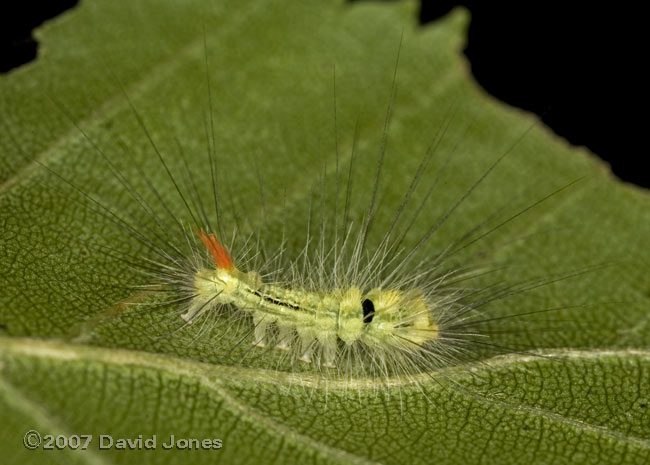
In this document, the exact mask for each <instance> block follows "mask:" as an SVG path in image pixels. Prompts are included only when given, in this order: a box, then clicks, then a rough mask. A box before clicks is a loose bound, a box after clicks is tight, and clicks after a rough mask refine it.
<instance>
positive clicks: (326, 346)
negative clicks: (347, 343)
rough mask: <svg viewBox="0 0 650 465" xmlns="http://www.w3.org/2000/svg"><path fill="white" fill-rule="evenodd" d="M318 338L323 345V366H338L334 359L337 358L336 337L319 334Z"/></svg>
mask: <svg viewBox="0 0 650 465" xmlns="http://www.w3.org/2000/svg"><path fill="white" fill-rule="evenodd" d="M318 340H319V341H320V343H321V345H322V346H323V354H322V356H323V366H324V367H325V368H336V365H334V359H335V358H336V338H333V337H331V336H329V335H328V336H321V335H319V337H318Z"/></svg>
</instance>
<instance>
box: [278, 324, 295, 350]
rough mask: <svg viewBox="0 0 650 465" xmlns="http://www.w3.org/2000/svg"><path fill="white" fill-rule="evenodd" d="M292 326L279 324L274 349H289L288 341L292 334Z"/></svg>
mask: <svg viewBox="0 0 650 465" xmlns="http://www.w3.org/2000/svg"><path fill="white" fill-rule="evenodd" d="M292 333H293V328H292V327H290V326H280V332H279V334H278V343H277V344H276V345H275V348H276V349H280V350H289V349H291V346H290V344H289V343H290V342H291V338H292V336H293V334H292Z"/></svg>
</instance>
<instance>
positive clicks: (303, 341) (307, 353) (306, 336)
mask: <svg viewBox="0 0 650 465" xmlns="http://www.w3.org/2000/svg"><path fill="white" fill-rule="evenodd" d="M298 336H300V349H301V351H302V355H301V356H300V357H298V360H300V361H301V362H304V363H311V356H312V353H313V352H314V341H315V340H316V336H315V335H314V333H312V332H311V331H309V330H308V331H300V330H299V331H298Z"/></svg>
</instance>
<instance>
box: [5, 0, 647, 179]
mask: <svg viewBox="0 0 650 465" xmlns="http://www.w3.org/2000/svg"><path fill="white" fill-rule="evenodd" d="M421 1H422V6H421V10H420V22H421V23H422V24H426V23H427V22H429V21H434V20H435V19H437V18H439V17H441V16H443V15H444V14H446V13H448V12H449V11H450V10H451V9H452V8H453V7H454V6H456V5H463V6H465V7H466V8H468V9H469V10H470V11H471V12H472V22H471V25H470V29H469V38H468V45H467V48H466V50H465V54H466V56H467V58H468V60H469V61H470V63H471V67H472V73H473V74H474V76H475V78H476V80H477V81H478V82H479V83H480V84H481V85H482V86H483V87H484V88H485V89H486V90H487V91H488V92H489V93H491V94H492V95H494V96H495V97H496V98H498V99H500V100H503V101H505V102H507V103H509V104H511V105H515V106H518V107H521V108H523V109H525V110H529V111H532V112H534V113H536V114H538V115H540V116H541V117H542V120H543V121H544V122H545V123H546V124H547V125H548V126H550V127H551V128H553V130H554V131H555V132H556V133H557V134H559V135H561V136H563V137H565V138H566V139H568V140H569V141H570V142H571V143H573V144H575V145H585V146H587V147H588V148H589V149H590V150H592V151H593V152H594V153H597V154H598V155H599V156H601V157H602V158H603V159H605V160H607V161H608V162H609V163H610V165H611V166H612V170H613V171H614V173H615V174H616V175H617V176H618V177H619V178H621V179H624V180H626V181H628V182H632V183H635V184H638V185H641V186H645V187H650V170H649V169H647V168H646V162H647V161H648V155H647V150H646V147H645V144H644V143H642V137H644V133H645V127H646V122H645V119H646V116H645V112H646V111H645V104H646V102H647V98H646V93H645V89H644V86H642V83H643V84H645V83H646V82H647V73H646V71H645V70H643V69H642V66H641V63H643V62H645V61H647V50H646V47H645V41H642V39H645V38H646V37H645V36H646V34H642V32H641V31H642V30H643V24H642V21H643V18H644V16H645V15H644V14H643V13H642V12H641V11H637V10H635V9H634V8H632V7H629V6H627V5H625V4H623V3H617V4H613V5H612V4H606V3H603V4H596V3H595V2H590V3H588V4H587V5H588V8H585V7H584V6H582V7H580V6H567V5H566V4H554V3H552V2H544V3H537V2H516V3H513V4H505V3H499V2H486V1H464V2H455V1H427V0H421ZM76 3H77V1H76V0H49V1H48V0H26V1H25V0H23V1H20V2H13V3H12V2H6V3H4V6H2V7H1V8H2V10H5V11H2V12H0V17H1V18H3V19H2V20H0V72H8V71H9V70H11V69H12V68H15V67H18V66H20V65H21V64H24V63H26V62H29V61H30V60H32V59H34V57H35V56H36V54H37V46H38V44H37V43H36V42H35V41H34V39H33V38H32V35H31V31H32V29H33V28H34V27H37V26H38V25H39V24H41V23H42V22H43V21H44V20H46V19H48V18H51V17H54V16H56V15H57V14H60V13H61V12H62V11H65V10H66V9H68V8H71V7H74V5H75V4H76Z"/></svg>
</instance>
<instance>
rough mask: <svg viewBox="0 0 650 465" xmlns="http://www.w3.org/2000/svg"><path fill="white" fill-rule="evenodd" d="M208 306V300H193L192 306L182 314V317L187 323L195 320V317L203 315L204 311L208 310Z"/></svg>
mask: <svg viewBox="0 0 650 465" xmlns="http://www.w3.org/2000/svg"><path fill="white" fill-rule="evenodd" d="M208 308H209V305H208V301H205V300H202V299H194V302H192V305H190V308H188V309H187V311H186V312H185V313H183V314H182V315H181V318H182V319H183V320H184V321H185V322H186V323H187V324H190V323H192V321H194V318H196V317H197V316H199V315H201V314H202V313H203V312H205V311H206V310H208Z"/></svg>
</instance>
